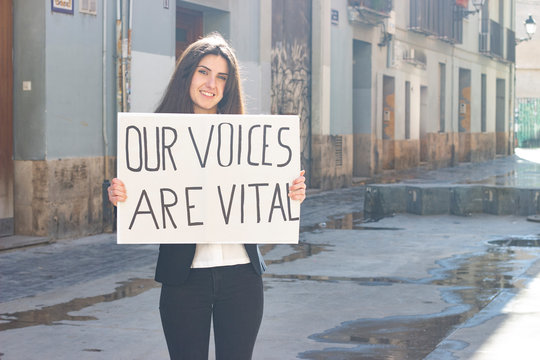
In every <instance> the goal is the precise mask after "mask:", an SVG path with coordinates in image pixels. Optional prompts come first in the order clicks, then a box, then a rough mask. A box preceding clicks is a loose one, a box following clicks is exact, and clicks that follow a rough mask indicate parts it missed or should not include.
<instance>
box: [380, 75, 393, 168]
mask: <svg viewBox="0 0 540 360" xmlns="http://www.w3.org/2000/svg"><path fill="white" fill-rule="evenodd" d="M382 90H383V114H382V115H383V118H382V130H383V131H382V140H383V156H382V168H383V170H390V169H393V168H394V138H395V137H394V136H395V80H394V77H392V76H386V75H384V76H383V89H382Z"/></svg>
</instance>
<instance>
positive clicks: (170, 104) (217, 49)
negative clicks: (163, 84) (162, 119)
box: [156, 32, 244, 114]
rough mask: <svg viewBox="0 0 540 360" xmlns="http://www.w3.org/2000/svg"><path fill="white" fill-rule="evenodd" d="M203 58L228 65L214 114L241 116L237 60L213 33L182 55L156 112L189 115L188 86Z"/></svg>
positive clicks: (227, 46)
mask: <svg viewBox="0 0 540 360" xmlns="http://www.w3.org/2000/svg"><path fill="white" fill-rule="evenodd" d="M206 55H219V56H221V57H222V58H224V59H225V60H226V61H227V64H228V66H229V75H228V77H227V82H226V83H225V89H224V91H223V98H222V99H221V101H220V102H219V103H218V113H220V114H243V113H244V100H243V98H242V88H241V84H240V76H239V74H238V61H237V60H236V56H235V55H234V51H233V49H232V47H231V46H230V45H229V44H228V43H227V41H225V39H223V37H222V36H221V35H220V34H219V33H216V32H214V33H211V34H208V35H207V36H205V37H204V38H202V39H199V40H197V41H196V42H194V43H193V44H191V45H189V46H188V48H187V49H186V50H185V51H184V52H183V53H182V56H180V58H179V59H178V62H177V63H176V69H175V71H174V74H173V76H172V78H171V81H170V82H169V85H168V86H167V90H166V91H165V95H164V96H163V99H162V100H161V103H160V104H159V106H158V107H157V109H156V112H158V113H193V101H192V100H191V97H190V95H189V87H190V85H191V79H192V77H193V74H194V73H195V70H196V68H197V66H198V65H199V62H200V61H201V59H202V58H203V57H205V56H206Z"/></svg>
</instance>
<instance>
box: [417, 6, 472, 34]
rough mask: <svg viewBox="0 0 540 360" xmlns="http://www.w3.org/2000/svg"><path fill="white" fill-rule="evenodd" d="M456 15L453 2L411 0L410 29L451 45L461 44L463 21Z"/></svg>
mask: <svg viewBox="0 0 540 360" xmlns="http://www.w3.org/2000/svg"><path fill="white" fill-rule="evenodd" d="M456 13H457V12H456V5H455V3H454V2H453V1H448V0H410V24H409V29H410V30H412V31H416V32H420V33H423V34H426V35H431V36H436V37H438V38H439V39H441V40H443V41H447V42H450V43H461V41H462V36H463V35H462V33H463V32H462V29H463V20H462V18H461V17H460V16H455V14H456Z"/></svg>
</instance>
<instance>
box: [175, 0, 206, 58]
mask: <svg viewBox="0 0 540 360" xmlns="http://www.w3.org/2000/svg"><path fill="white" fill-rule="evenodd" d="M202 35H203V13H202V12H200V11H195V10H190V9H184V8H181V7H179V8H176V59H178V58H179V57H180V55H182V52H183V51H184V50H185V49H186V48H187V47H188V46H189V44H191V43H193V42H195V41H197V40H198V39H199V38H200V37H202Z"/></svg>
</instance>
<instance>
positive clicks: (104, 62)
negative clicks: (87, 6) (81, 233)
mask: <svg viewBox="0 0 540 360" xmlns="http://www.w3.org/2000/svg"><path fill="white" fill-rule="evenodd" d="M102 46H103V51H102V72H101V73H102V74H101V76H102V78H101V81H102V100H101V102H102V105H101V106H102V115H101V117H102V132H103V154H104V160H105V166H104V172H103V178H104V179H108V178H109V162H108V158H109V137H108V134H107V4H106V3H105V2H103V42H102Z"/></svg>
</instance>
